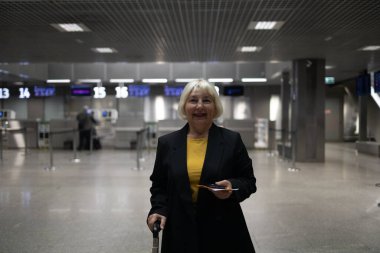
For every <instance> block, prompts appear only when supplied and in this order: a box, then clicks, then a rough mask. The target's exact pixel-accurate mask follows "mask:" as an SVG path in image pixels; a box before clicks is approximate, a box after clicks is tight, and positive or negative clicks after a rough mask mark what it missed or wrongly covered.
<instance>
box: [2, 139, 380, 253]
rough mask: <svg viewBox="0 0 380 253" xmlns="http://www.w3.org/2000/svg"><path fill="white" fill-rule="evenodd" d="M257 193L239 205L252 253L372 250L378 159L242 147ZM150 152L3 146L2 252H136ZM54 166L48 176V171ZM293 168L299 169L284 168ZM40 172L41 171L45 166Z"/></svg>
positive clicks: (331, 147) (379, 213)
mask: <svg viewBox="0 0 380 253" xmlns="http://www.w3.org/2000/svg"><path fill="white" fill-rule="evenodd" d="M250 154H251V157H252V158H253V160H254V168H255V174H256V177H257V180H258V181H257V183H258V192H257V193H256V194H254V195H253V196H252V197H251V198H249V199H248V200H246V201H245V202H243V203H242V206H243V210H244V213H245V217H246V220H247V224H248V227H249V230H250V232H251V236H252V238H253V241H254V244H255V247H256V249H257V252H259V253H317V252H331V253H362V252H363V253H364V252H373V253H375V252H376V253H377V252H380V240H379V238H380V208H379V207H378V205H379V203H380V187H377V186H376V184H378V183H380V159H379V158H376V157H371V156H365V155H357V154H356V152H355V150H354V146H353V145H352V144H327V145H326V162H325V163H297V164H295V166H293V165H292V164H291V163H289V162H287V161H282V160H281V159H279V157H276V156H268V154H267V152H266V151H256V150H254V151H250ZM154 156H155V153H154V151H151V152H147V151H145V152H144V159H143V160H141V163H140V164H141V167H143V168H144V169H143V170H135V168H136V152H133V151H126V150H101V151H94V152H92V153H89V152H83V151H82V152H80V153H78V158H80V162H79V163H76V162H74V161H73V158H76V157H75V156H74V154H73V153H72V152H69V151H55V152H54V155H53V157H52V158H53V160H52V162H51V157H50V155H49V152H48V151H47V150H29V151H28V152H27V154H25V152H24V151H23V150H4V151H3V159H2V161H1V163H0V252H1V253H19V252H20V253H24V252H25V253H66V252H73V253H87V252H91V253H94V252H96V253H98V252H99V253H119V252H131V253H143V252H144V253H145V252H151V246H152V245H151V244H152V235H151V233H150V232H149V230H148V229H147V227H146V225H145V219H146V214H147V211H148V210H149V190H148V189H149V185H150V182H149V175H150V174H151V172H152V164H153V162H154ZM52 167H54V168H55V170H52V169H51V168H52ZM290 167H292V168H293V167H296V168H297V169H299V171H295V172H290V171H289V170H288V168H290ZM46 168H49V169H46Z"/></svg>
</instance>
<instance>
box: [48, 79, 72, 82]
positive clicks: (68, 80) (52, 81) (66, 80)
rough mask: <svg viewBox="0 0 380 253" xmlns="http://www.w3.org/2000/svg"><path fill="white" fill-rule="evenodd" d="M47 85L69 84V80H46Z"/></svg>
mask: <svg viewBox="0 0 380 253" xmlns="http://www.w3.org/2000/svg"><path fill="white" fill-rule="evenodd" d="M46 82H47V83H70V82H71V81H70V79H48V80H46Z"/></svg>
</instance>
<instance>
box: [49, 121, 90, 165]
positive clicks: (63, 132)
mask: <svg viewBox="0 0 380 253" xmlns="http://www.w3.org/2000/svg"><path fill="white" fill-rule="evenodd" d="M77 132H79V131H78V129H76V128H72V129H65V130H60V131H54V132H52V131H50V132H49V155H50V164H49V166H48V167H45V170H55V169H56V167H55V166H54V159H53V157H54V156H53V136H54V135H58V134H67V133H72V134H73V153H74V157H73V159H72V161H73V162H76V163H77V162H80V159H79V158H78V152H77V145H76V136H75V135H76V133H77ZM91 138H92V137H91Z"/></svg>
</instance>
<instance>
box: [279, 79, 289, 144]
mask: <svg viewBox="0 0 380 253" xmlns="http://www.w3.org/2000/svg"><path fill="white" fill-rule="evenodd" d="M289 103H290V83H289V72H288V71H284V72H282V78H281V130H282V131H281V142H282V145H286V144H287V143H288V142H289V129H290V128H289Z"/></svg>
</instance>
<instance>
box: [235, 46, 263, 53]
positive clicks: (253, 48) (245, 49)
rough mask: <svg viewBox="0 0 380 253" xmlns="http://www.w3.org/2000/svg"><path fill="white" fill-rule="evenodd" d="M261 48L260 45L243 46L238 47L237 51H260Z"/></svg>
mask: <svg viewBox="0 0 380 253" xmlns="http://www.w3.org/2000/svg"><path fill="white" fill-rule="evenodd" d="M261 48H262V47H256V46H245V47H241V48H239V50H238V51H241V52H244V53H247V52H248V53H249V52H259V51H261Z"/></svg>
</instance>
